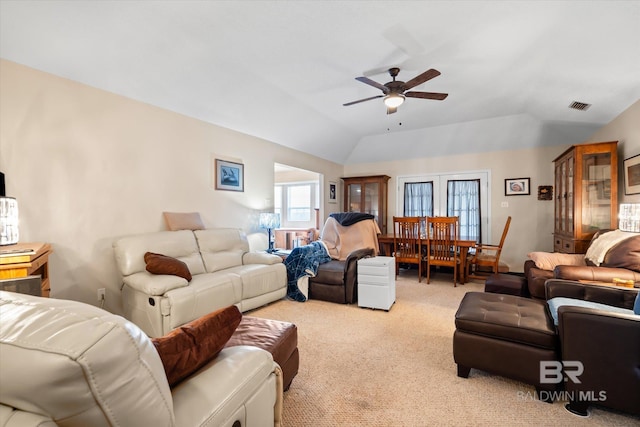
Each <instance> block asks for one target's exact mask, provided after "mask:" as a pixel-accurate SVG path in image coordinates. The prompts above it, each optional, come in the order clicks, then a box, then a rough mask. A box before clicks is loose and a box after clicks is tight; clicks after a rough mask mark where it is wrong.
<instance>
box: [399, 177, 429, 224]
mask: <svg viewBox="0 0 640 427" xmlns="http://www.w3.org/2000/svg"><path fill="white" fill-rule="evenodd" d="M404 216H433V182H432V181H428V182H407V183H405V184H404Z"/></svg>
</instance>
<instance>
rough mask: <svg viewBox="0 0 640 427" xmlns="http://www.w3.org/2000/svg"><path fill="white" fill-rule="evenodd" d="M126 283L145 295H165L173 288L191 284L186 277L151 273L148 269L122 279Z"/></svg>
mask: <svg viewBox="0 0 640 427" xmlns="http://www.w3.org/2000/svg"><path fill="white" fill-rule="evenodd" d="M122 282H123V283H124V284H125V285H129V286H131V287H132V288H133V289H135V290H136V291H139V292H142V293H143V294H145V295H164V294H166V293H167V292H169V291H170V290H172V289H178V288H184V287H185V286H189V282H187V280H186V279H183V278H182V277H178V276H172V275H168V274H151V273H149V272H147V271H141V272H139V273H134V274H132V275H130V276H126V277H124V278H123V279H122Z"/></svg>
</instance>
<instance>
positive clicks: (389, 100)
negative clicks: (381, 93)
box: [384, 92, 404, 108]
mask: <svg viewBox="0 0 640 427" xmlns="http://www.w3.org/2000/svg"><path fill="white" fill-rule="evenodd" d="M403 102H404V95H402V94H400V93H393V92H392V93H390V94H388V95H387V96H385V97H384V105H386V106H387V107H389V108H397V107H399V106H400V105H402V103H403Z"/></svg>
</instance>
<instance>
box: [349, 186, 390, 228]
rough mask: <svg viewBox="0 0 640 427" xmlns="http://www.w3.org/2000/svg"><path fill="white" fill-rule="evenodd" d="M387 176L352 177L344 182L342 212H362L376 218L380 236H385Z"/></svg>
mask: <svg viewBox="0 0 640 427" xmlns="http://www.w3.org/2000/svg"><path fill="white" fill-rule="evenodd" d="M389 179H391V177H390V176H387V175H374V176H354V177H348V178H342V181H343V182H344V205H343V206H344V211H345V212H363V213H368V214H372V215H374V216H375V217H376V222H377V223H378V226H379V227H380V231H381V232H382V234H387V191H388V188H387V187H388V185H387V184H388V182H389Z"/></svg>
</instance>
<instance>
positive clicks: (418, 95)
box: [404, 92, 449, 101]
mask: <svg viewBox="0 0 640 427" xmlns="http://www.w3.org/2000/svg"><path fill="white" fill-rule="evenodd" d="M404 96H406V97H408V98H422V99H435V100H437V101H442V100H443V99H445V98H446V97H447V96H449V94H448V93H437V92H405V93H404Z"/></svg>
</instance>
